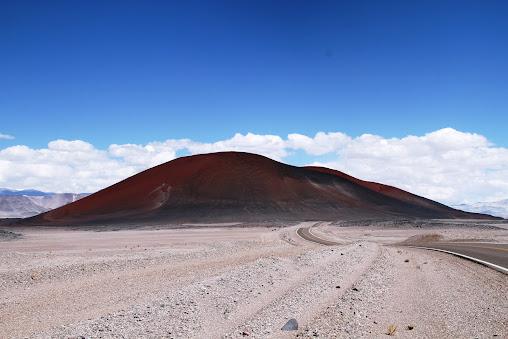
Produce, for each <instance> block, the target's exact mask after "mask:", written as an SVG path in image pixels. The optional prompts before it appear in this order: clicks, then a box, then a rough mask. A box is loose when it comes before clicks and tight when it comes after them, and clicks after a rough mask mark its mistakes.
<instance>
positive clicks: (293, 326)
mask: <svg viewBox="0 0 508 339" xmlns="http://www.w3.org/2000/svg"><path fill="white" fill-rule="evenodd" d="M297 329H298V322H297V321H296V319H295V318H292V319H289V320H288V322H287V323H286V325H284V326H283V327H282V328H281V331H296V330H297Z"/></svg>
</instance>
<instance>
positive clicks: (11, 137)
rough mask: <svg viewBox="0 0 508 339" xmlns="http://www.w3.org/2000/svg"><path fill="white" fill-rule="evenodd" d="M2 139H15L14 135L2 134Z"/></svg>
mask: <svg viewBox="0 0 508 339" xmlns="http://www.w3.org/2000/svg"><path fill="white" fill-rule="evenodd" d="M0 139H14V137H13V136H12V135H9V134H2V133H0Z"/></svg>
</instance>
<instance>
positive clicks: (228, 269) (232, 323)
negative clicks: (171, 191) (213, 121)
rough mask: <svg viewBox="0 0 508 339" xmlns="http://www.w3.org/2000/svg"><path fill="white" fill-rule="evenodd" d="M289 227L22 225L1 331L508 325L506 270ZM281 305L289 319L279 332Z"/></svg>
mask: <svg viewBox="0 0 508 339" xmlns="http://www.w3.org/2000/svg"><path fill="white" fill-rule="evenodd" d="M311 224H312V223H305V224H303V226H309V225H311ZM296 228H297V226H293V227H286V228H280V229H277V230H274V229H260V230H257V229H252V228H250V229H244V230H242V229H229V228H227V227H223V228H221V229H219V230H209V229H202V230H197V231H188V232H187V231H182V230H163V231H149V232H147V231H136V230H130V231H122V232H102V233H100V237H99V238H97V240H96V243H95V244H96V247H97V249H95V248H87V247H88V246H89V244H88V243H86V242H85V243H83V246H85V247H84V248H81V247H80V248H78V247H77V246H78V244H79V243H80V242H79V241H77V240H76V237H78V238H80V237H83V234H84V233H83V232H64V233H61V232H63V231H54V232H56V233H51V232H53V231H51V232H50V233H40V234H39V233H37V232H32V233H30V232H27V233H26V234H24V237H23V238H21V239H17V240H12V241H10V242H4V243H3V244H8V245H6V246H3V247H0V338H23V337H28V338H82V337H85V338H139V337H146V338H238V337H252V338H294V337H323V338H359V337H367V338H368V337H378V336H381V337H384V336H386V335H387V332H388V327H389V326H390V325H393V327H395V326H396V327H397V331H396V333H395V335H396V336H398V337H408V338H495V337H498V338H507V337H508V331H507V328H508V300H507V298H506V296H507V295H508V283H507V282H508V280H507V279H508V278H507V276H506V275H503V274H502V273H499V272H497V271H494V270H491V269H489V268H486V267H484V266H481V265H478V264H476V263H473V262H468V261H465V260H462V259H459V258H456V257H453V256H450V255H447V254H443V253H439V252H431V251H425V250H421V249H412V248H406V247H397V246H384V244H386V243H387V242H392V243H395V242H399V241H402V240H404V239H407V238H409V237H412V236H415V231H414V229H406V230H404V229H401V227H399V226H398V227H397V230H396V231H395V232H396V233H393V230H386V227H385V225H383V227H381V228H380V229H379V230H376V229H375V228H373V227H372V226H368V227H362V226H354V227H345V228H337V226H333V225H332V226H330V227H329V228H326V227H323V229H320V230H316V232H315V233H318V234H320V235H321V236H325V237H326V236H327V237H329V238H332V237H333V239H339V240H340V239H342V240H343V244H342V245H340V246H333V247H326V246H320V245H313V244H309V243H307V242H305V241H303V240H302V239H299V238H298V237H297V236H296V235H295V230H296ZM344 229H347V231H346V230H344ZM212 231H213V232H212ZM125 232H127V233H125ZM128 232H131V233H132V234H131V233H128ZM183 232H187V233H183ZM210 232H212V234H213V237H210V234H211V233H210ZM418 232H420V234H424V233H422V230H418ZM418 232H417V233H418ZM85 233H86V232H85ZM89 233H93V232H89ZM233 233H234V234H233ZM430 233H432V234H436V233H439V234H441V235H442V236H443V237H445V238H446V239H451V238H453V236H454V234H455V237H456V238H460V239H463V238H468V237H472V238H478V237H481V238H482V239H490V240H491V241H496V239H498V240H499V239H501V240H504V239H506V237H507V235H508V231H506V230H504V231H499V230H498V229H496V230H490V229H485V228H481V229H471V230H464V229H456V230H454V229H446V230H445V229H443V230H437V231H436V228H435V227H433V228H432V230H431V232H430ZM198 234H201V235H203V234H206V236H203V237H202V238H197V235H198ZM131 235H132V238H129V237H130V236H131ZM186 237H187V238H188V241H189V243H188V244H187V243H185V242H183V240H182V239H186ZM489 237H490V238H489ZM52 238H53V239H55V241H54V242H51V241H50V239H52ZM120 238H122V241H119V239H120ZM40 239H44V241H40V242H38V240H40ZM125 239H136V242H137V243H139V247H138V245H125ZM74 241H76V242H75V243H74ZM37 243H41V244H42V243H44V245H41V246H40V247H39V248H35V247H34V245H33V244H37ZM71 243H72V244H73V246H69V244H71ZM131 243H134V242H132V241H131ZM59 244H60V245H59ZM48 248H52V249H53V250H48ZM50 251H51V253H50ZM291 318H294V319H296V320H297V322H298V324H299V329H298V330H296V331H281V328H282V327H283V326H284V324H285V323H286V322H287V321H288V320H289V319H291ZM408 326H409V327H408ZM411 326H412V327H411ZM410 327H411V328H412V329H409V328H410Z"/></svg>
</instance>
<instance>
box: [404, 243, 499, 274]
mask: <svg viewBox="0 0 508 339" xmlns="http://www.w3.org/2000/svg"><path fill="white" fill-rule="evenodd" d="M412 247H419V248H426V249H432V250H438V251H443V252H446V253H451V254H455V255H458V256H461V257H463V258H466V259H469V260H473V261H476V262H479V263H481V264H484V265H486V266H489V267H492V268H494V269H497V270H498V271H501V272H503V273H505V274H508V244H492V243H436V244H425V245H421V246H418V245H415V246H412Z"/></svg>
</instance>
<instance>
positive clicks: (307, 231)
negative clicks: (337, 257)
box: [296, 223, 339, 246]
mask: <svg viewBox="0 0 508 339" xmlns="http://www.w3.org/2000/svg"><path fill="white" fill-rule="evenodd" d="M319 225H322V223H317V224H315V225H314V226H316V227H317V226H319ZM314 226H311V227H302V228H299V229H297V230H296V234H298V235H299V236H300V237H301V238H302V239H304V240H307V241H311V242H315V243H318V244H321V245H326V246H335V245H339V243H336V242H333V241H329V240H325V239H321V238H318V237H316V236H315V235H314V234H312V232H311V228H312V227H314Z"/></svg>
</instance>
